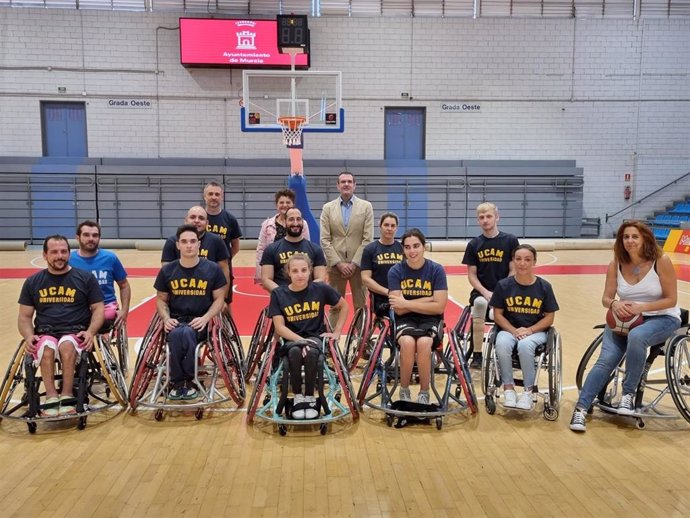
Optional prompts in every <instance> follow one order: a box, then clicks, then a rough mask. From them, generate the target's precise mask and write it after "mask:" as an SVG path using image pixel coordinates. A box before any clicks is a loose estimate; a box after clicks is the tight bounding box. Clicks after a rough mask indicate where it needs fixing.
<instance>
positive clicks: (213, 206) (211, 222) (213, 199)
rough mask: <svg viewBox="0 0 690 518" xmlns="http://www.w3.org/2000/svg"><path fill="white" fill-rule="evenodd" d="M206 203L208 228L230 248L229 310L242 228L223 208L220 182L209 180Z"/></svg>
mask: <svg viewBox="0 0 690 518" xmlns="http://www.w3.org/2000/svg"><path fill="white" fill-rule="evenodd" d="M204 205H205V207H204V208H205V209H206V213H207V214H208V223H207V225H206V230H207V231H208V232H211V233H212V234H215V235H217V236H218V237H220V238H221V239H222V240H223V242H224V243H225V247H226V248H227V250H228V254H229V257H230V258H229V261H228V271H229V277H228V283H229V287H228V296H227V299H226V302H227V303H228V310H230V303H231V302H232V280H233V278H234V276H233V274H232V258H233V257H235V256H236V255H237V252H239V251H240V238H241V237H242V230H241V229H240V224H239V223H238V221H237V218H236V217H235V216H233V215H232V214H230V213H229V212H228V211H227V210H225V209H224V208H223V186H222V185H221V184H219V183H218V182H213V181H212V182H209V183H207V184H206V186H205V187H204Z"/></svg>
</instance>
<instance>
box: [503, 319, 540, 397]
mask: <svg viewBox="0 0 690 518" xmlns="http://www.w3.org/2000/svg"><path fill="white" fill-rule="evenodd" d="M545 343H546V333H545V332H543V331H542V332H540V333H534V334H532V335H529V336H527V337H525V338H523V339H522V340H518V339H517V338H515V337H514V336H513V335H512V334H511V333H509V332H508V331H499V332H498V335H496V359H497V360H498V372H499V374H500V375H501V382H502V383H503V384H504V385H514V384H515V380H514V378H513V349H514V348H515V344H517V353H518V358H519V359H520V368H521V369H522V382H523V386H524V387H525V390H526V389H528V388H531V387H532V386H533V385H534V380H535V378H536V377H537V367H536V363H535V361H534V351H535V350H536V349H537V347H538V346H539V345H541V344H545Z"/></svg>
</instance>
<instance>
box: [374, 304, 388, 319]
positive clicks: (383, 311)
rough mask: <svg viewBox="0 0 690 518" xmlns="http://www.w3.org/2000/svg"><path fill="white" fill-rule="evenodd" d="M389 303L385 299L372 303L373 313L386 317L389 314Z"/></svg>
mask: <svg viewBox="0 0 690 518" xmlns="http://www.w3.org/2000/svg"><path fill="white" fill-rule="evenodd" d="M390 310H391V305H390V304H389V303H388V301H387V300H385V301H383V302H375V303H374V314H375V315H376V316H377V317H379V318H384V317H387V316H388V315H389V314H390Z"/></svg>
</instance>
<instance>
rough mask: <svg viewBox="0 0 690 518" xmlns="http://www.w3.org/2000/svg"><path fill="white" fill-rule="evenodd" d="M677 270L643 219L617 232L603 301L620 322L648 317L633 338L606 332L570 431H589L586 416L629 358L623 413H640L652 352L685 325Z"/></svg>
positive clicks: (629, 223) (626, 367) (630, 332)
mask: <svg viewBox="0 0 690 518" xmlns="http://www.w3.org/2000/svg"><path fill="white" fill-rule="evenodd" d="M677 291H678V289H677V285H676V272H675V270H674V268H673V264H672V263H671V259H670V258H669V257H668V256H667V255H665V254H664V253H663V251H662V250H661V248H660V247H659V245H657V244H656V240H655V239H654V235H653V234H652V231H651V230H650V229H649V227H648V226H647V225H645V224H644V223H642V222H640V221H626V222H625V223H623V225H621V227H620V228H619V229H618V232H617V234H616V241H615V243H614V245H613V261H611V263H609V267H608V270H607V271H606V284H605V285H604V295H603V296H602V298H601V302H602V304H603V305H604V307H606V308H608V309H610V310H611V312H612V313H613V315H615V317H616V318H617V319H618V320H620V321H628V320H631V319H635V318H637V316H638V315H642V316H643V318H644V322H643V323H641V324H639V325H638V326H636V327H634V328H631V329H630V331H629V333H628V334H627V335H621V334H617V333H614V331H613V330H611V328H610V327H609V326H606V328H605V329H604V337H603V341H602V344H601V354H600V355H599V359H598V360H597V362H596V364H595V365H594V367H592V370H591V371H590V373H589V374H588V375H587V379H586V380H585V383H584V385H583V387H582V391H581V392H580V397H579V399H578V401H577V404H576V405H575V411H574V412H573V417H572V419H571V421H570V429H571V430H574V431H577V432H584V431H585V414H586V412H587V409H588V408H589V407H590V406H591V404H592V402H593V401H594V398H595V396H596V395H597V394H598V393H599V392H600V391H601V389H602V388H604V386H605V385H606V383H608V381H609V378H610V375H611V373H612V372H613V370H614V369H615V368H616V367H617V366H618V364H619V363H620V361H621V359H622V358H623V355H625V356H626V360H625V363H626V364H625V377H624V378H623V397H622V399H621V402H620V404H619V406H618V413H619V414H620V415H632V414H634V413H635V393H636V392H637V387H638V385H639V384H640V380H641V379H642V372H643V370H644V363H645V361H646V359H647V349H648V348H649V347H650V346H652V345H655V344H658V343H662V342H664V341H665V340H666V339H667V338H668V337H669V336H671V335H672V334H673V333H674V331H675V330H676V329H678V328H679V327H680V309H679V308H678V306H677V305H676V299H677Z"/></svg>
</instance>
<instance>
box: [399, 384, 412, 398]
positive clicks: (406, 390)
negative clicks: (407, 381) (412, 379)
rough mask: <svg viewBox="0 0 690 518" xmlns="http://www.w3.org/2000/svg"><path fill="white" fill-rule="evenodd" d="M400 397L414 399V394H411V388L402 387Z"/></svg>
mask: <svg viewBox="0 0 690 518" xmlns="http://www.w3.org/2000/svg"><path fill="white" fill-rule="evenodd" d="M398 398H400V401H412V394H410V388H409V387H400V390H399V391H398Z"/></svg>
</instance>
